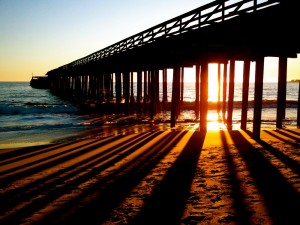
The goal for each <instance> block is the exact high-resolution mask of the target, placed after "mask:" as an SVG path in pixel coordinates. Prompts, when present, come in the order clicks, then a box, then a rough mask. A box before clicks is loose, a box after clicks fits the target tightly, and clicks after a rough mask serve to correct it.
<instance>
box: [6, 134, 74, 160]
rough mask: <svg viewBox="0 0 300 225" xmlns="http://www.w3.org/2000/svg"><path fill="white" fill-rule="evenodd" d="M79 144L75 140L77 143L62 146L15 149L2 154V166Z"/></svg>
mask: <svg viewBox="0 0 300 225" xmlns="http://www.w3.org/2000/svg"><path fill="white" fill-rule="evenodd" d="M77 142H78V141H77V140H75V141H71V142H67V143H62V144H52V145H42V146H32V147H25V148H20V149H14V150H12V151H9V152H6V153H3V154H1V162H0V166H2V165H5V164H8V163H13V162H17V161H20V160H24V159H27V158H31V157H33V156H37V155H40V154H44V153H46V152H50V151H53V150H54V149H57V148H62V147H65V146H68V145H72V144H74V143H77ZM0 152H1V151H0ZM3 161H4V162H3Z"/></svg>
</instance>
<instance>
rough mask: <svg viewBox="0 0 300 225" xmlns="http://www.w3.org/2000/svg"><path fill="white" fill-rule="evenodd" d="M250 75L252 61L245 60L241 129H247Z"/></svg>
mask: <svg viewBox="0 0 300 225" xmlns="http://www.w3.org/2000/svg"><path fill="white" fill-rule="evenodd" d="M249 77H250V61H249V60H245V61H244V71H243V94H242V115H241V129H242V130H246V129H247V112H248V97H249Z"/></svg>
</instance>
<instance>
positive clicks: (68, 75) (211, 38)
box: [47, 0, 300, 139]
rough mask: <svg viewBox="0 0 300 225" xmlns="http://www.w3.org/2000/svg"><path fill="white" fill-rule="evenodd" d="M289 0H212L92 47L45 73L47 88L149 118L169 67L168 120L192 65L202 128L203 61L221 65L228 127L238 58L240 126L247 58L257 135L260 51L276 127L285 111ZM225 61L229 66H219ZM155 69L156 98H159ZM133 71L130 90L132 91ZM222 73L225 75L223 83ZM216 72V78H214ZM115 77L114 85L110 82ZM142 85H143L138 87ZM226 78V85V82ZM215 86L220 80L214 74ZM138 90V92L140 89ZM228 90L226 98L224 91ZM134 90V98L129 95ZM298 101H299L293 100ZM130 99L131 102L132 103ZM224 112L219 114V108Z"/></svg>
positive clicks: (295, 41)
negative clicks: (274, 70) (273, 73)
mask: <svg viewBox="0 0 300 225" xmlns="http://www.w3.org/2000/svg"><path fill="white" fill-rule="evenodd" d="M297 4H299V3H298V1H297V0H267V1H258V0H239V1H232V0H215V1H212V2H211V3H209V4H207V5H204V6H201V7H199V8H197V9H194V10H192V11H190V12H187V13H185V14H183V15H180V16H178V17H175V18H173V19H171V20H168V21H166V22H164V23H161V24H158V25H156V26H154V27H152V28H149V29H147V30H145V31H142V32H140V33H138V34H136V35H133V36H131V37H129V38H126V39H124V40H122V41H120V42H118V43H115V44H113V45H111V46H108V47H107V48H104V49H102V50H100V51H97V52H94V53H92V54H90V55H88V56H85V57H83V58H80V59H78V60H75V61H73V62H71V63H69V64H66V65H63V66H61V67H59V68H56V69H53V70H51V71H49V72H48V73H47V75H48V77H49V78H50V82H51V90H52V91H53V92H54V93H56V94H58V95H61V96H66V97H70V98H71V99H82V100H93V101H97V102H99V104H100V105H101V107H102V108H106V107H110V108H111V105H113V106H114V109H115V110H119V111H122V112H124V113H125V114H129V113H130V112H131V111H132V109H135V110H137V111H146V110H147V111H148V112H150V115H151V117H152V118H153V117H154V116H155V114H156V113H157V111H158V110H159V107H160V105H161V104H160V103H162V104H164V103H166V101H167V97H166V95H167V94H166V93H167V90H166V82H167V76H166V69H169V68H171V69H173V86H172V102H171V126H172V127H173V126H175V124H176V118H177V116H178V114H179V107H180V102H181V100H182V93H183V85H181V84H182V83H183V78H184V74H183V68H184V67H191V66H196V84H195V85H196V98H195V114H196V118H199V119H200V130H201V131H206V130H207V125H206V122H207V119H206V118H207V111H208V103H207V99H208V64H209V63H218V64H223V65H224V70H223V71H224V72H223V74H221V73H220V70H219V77H220V76H223V81H224V82H223V85H222V87H223V88H222V89H223V99H222V107H221V105H219V107H218V108H219V109H221V108H222V112H223V118H224V119H225V120H226V123H227V126H228V128H229V129H231V126H232V112H233V96H234V76H235V71H234V65H235V61H236V60H242V61H244V75H243V76H244V77H243V78H244V79H243V83H244V84H243V106H242V116H241V128H242V129H246V123H247V107H248V88H249V71H250V69H249V68H250V62H251V61H254V62H255V66H256V69H255V99H254V118H253V135H254V137H255V138H258V139H259V138H260V127H261V111H262V90H263V75H264V74H263V71H264V57H267V56H273V57H279V68H278V70H279V75H278V106H277V108H278V109H277V124H276V127H277V128H282V120H283V118H284V114H285V113H284V111H285V96H286V82H287V81H286V76H287V75H286V73H287V59H288V58H295V57H297V53H300V41H299V38H298V35H296V30H297V28H298V26H299V22H300V17H299V7H297ZM228 66H229V74H227V67H228ZM159 71H162V74H163V76H162V83H163V98H162V99H163V100H162V102H160V100H159V94H158V93H159V82H160V80H159ZM133 72H135V73H137V93H136V94H134V93H133V75H132V74H133ZM227 79H228V83H227ZM219 80H220V79H219ZM113 84H115V86H113ZM143 86H144V88H142V87H143ZM227 86H228V90H227ZM219 87H221V84H220V82H219ZM142 90H143V92H142ZM227 92H228V98H227ZM134 96H136V98H134ZM298 104H299V103H298ZM134 107H136V108H134ZM226 112H227V116H225V113H226Z"/></svg>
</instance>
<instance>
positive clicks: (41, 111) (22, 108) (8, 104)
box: [0, 82, 299, 149]
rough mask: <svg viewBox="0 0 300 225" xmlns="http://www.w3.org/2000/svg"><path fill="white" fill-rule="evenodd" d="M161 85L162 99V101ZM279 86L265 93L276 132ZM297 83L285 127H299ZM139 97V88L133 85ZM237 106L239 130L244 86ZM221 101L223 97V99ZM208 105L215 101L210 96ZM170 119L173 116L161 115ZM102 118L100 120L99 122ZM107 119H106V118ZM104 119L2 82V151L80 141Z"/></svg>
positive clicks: (266, 115)
mask: <svg viewBox="0 0 300 225" xmlns="http://www.w3.org/2000/svg"><path fill="white" fill-rule="evenodd" d="M161 86H162V85H160V99H162V88H161ZM277 88H278V87H277V83H265V84H264V90H263V109H262V125H261V127H262V128H271V129H274V128H275V123H276V99H277ZM298 89H299V84H298V83H291V82H288V83H287V109H286V117H285V120H284V126H286V127H290V126H291V127H296V120H297V105H298ZM134 93H136V84H134ZM234 93H235V97H234V101H235V102H236V104H235V106H234V111H233V127H234V128H236V129H238V128H239V126H240V119H241V100H242V84H241V83H236V84H235V92H234ZM167 95H168V101H171V96H172V85H171V83H168V92H167ZM221 99H222V95H221ZM253 99H254V85H253V84H252V83H251V84H250V87H249V109H248V125H247V128H249V129H251V127H252V122H253V106H252V103H253ZM194 100H195V84H194V83H185V86H184V101H187V102H193V101H194ZM209 101H212V99H211V96H209ZM160 116H161V117H164V119H169V117H170V112H168V111H163V112H161V113H160ZM99 118H100V119H99ZM105 118H106V117H105ZM105 118H103V116H101V117H100V115H97V114H95V112H93V113H89V112H87V111H84V112H82V111H81V110H80V109H79V108H78V107H76V106H75V105H73V104H72V103H70V102H68V101H66V100H64V99H61V98H59V97H58V96H55V95H53V94H52V93H51V92H50V90H48V89H35V88H32V87H31V86H30V85H29V82H0V149H1V148H2V149H3V148H8V147H19V146H30V145H37V144H48V143H50V142H51V143H53V142H55V141H59V140H61V139H66V138H75V137H80V135H83V134H86V132H87V130H90V129H92V128H93V129H94V128H99V127H101V126H103V125H105ZM179 119H180V120H181V121H193V120H194V119H195V113H194V110H185V109H183V110H182V112H181V114H180V118H179ZM217 119H218V116H217V114H216V110H211V109H210V110H209V114H208V120H209V121H210V122H214V121H216V120H217Z"/></svg>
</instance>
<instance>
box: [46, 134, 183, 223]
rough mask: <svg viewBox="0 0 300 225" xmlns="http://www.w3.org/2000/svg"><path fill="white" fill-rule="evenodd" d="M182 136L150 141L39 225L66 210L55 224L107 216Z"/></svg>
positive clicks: (88, 220) (93, 221) (95, 219)
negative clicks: (134, 154) (86, 201)
mask: <svg viewBox="0 0 300 225" xmlns="http://www.w3.org/2000/svg"><path fill="white" fill-rule="evenodd" d="M184 135H185V132H177V131H176V132H171V133H170V134H168V135H167V136H166V137H165V138H164V139H163V140H161V141H160V142H159V143H156V144H154V145H153V146H152V147H150V148H149V149H146V150H145V151H144V152H143V153H141V154H140V155H139V156H137V157H136V158H135V159H133V160H132V161H130V162H127V163H126V164H125V165H123V166H122V168H120V169H118V170H117V171H115V172H114V173H112V174H111V175H110V176H109V177H106V178H105V180H102V181H99V182H97V183H95V184H94V185H93V186H92V187H91V188H90V189H88V190H86V191H85V192H84V193H82V195H81V196H79V197H78V198H75V199H72V200H71V201H70V202H69V203H68V204H65V205H64V207H63V208H61V209H60V210H59V211H56V212H55V213H53V214H52V215H50V216H49V217H48V218H45V219H44V220H43V221H42V224H48V223H47V221H49V220H55V219H56V218H59V217H60V216H63V214H65V213H68V212H72V213H70V214H69V215H68V216H67V217H64V218H63V219H61V220H60V219H58V221H56V224H101V223H102V222H103V221H104V220H105V219H108V218H109V216H110V213H111V212H112V210H113V209H114V208H116V207H117V206H118V205H119V204H120V202H121V201H123V200H124V198H125V197H126V196H128V194H129V193H130V191H131V190H132V189H133V188H134V187H135V186H136V185H137V184H138V183H139V182H140V181H141V180H142V179H143V178H144V177H145V176H146V175H147V174H148V173H149V172H150V170H151V169H153V168H154V167H155V166H156V164H157V163H158V162H159V161H160V160H161V159H162V158H163V157H164V156H166V155H167V154H168V153H169V152H170V150H171V149H172V148H173V147H174V146H175V145H176V144H177V143H178V142H179V141H180V139H181V138H182V137H183V136H184ZM93 193H97V194H96V197H94V198H93V199H91V201H90V202H89V203H87V204H86V205H84V206H83V205H82V204H81V208H79V207H77V206H78V205H80V203H81V202H82V200H83V199H85V198H86V197H88V196H89V195H91V194H93ZM74 206H75V207H74Z"/></svg>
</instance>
